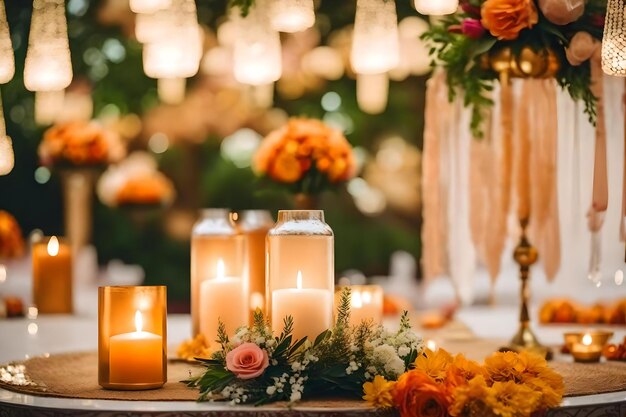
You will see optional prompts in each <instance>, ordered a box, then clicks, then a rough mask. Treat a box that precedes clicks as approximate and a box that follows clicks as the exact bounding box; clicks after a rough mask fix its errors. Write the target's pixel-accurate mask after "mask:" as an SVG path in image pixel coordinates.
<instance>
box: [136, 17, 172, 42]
mask: <svg viewBox="0 0 626 417" xmlns="http://www.w3.org/2000/svg"><path fill="white" fill-rule="evenodd" d="M164 17H165V16H164V12H161V11H157V12H154V13H138V14H137V15H136V16H135V38H137V41H139V42H141V43H149V42H151V41H153V40H155V39H158V37H159V35H160V34H161V29H162V22H163V19H164Z"/></svg>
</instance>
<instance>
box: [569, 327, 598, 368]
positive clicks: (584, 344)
mask: <svg viewBox="0 0 626 417" xmlns="http://www.w3.org/2000/svg"><path fill="white" fill-rule="evenodd" d="M602 347H603V346H602V345H600V344H599V343H595V344H594V343H593V339H592V337H591V335H590V334H589V333H585V334H584V335H583V337H582V338H581V340H580V341H579V342H575V343H574V344H572V356H573V357H574V359H575V360H576V362H598V361H599V360H600V356H601V355H602Z"/></svg>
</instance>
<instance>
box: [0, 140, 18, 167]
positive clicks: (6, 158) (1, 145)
mask: <svg viewBox="0 0 626 417" xmlns="http://www.w3.org/2000/svg"><path fill="white" fill-rule="evenodd" d="M14 164H15V156H14V155H13V144H12V143H11V138H10V137H8V136H7V135H0V175H7V174H8V173H10V172H11V171H12V170H13V165H14Z"/></svg>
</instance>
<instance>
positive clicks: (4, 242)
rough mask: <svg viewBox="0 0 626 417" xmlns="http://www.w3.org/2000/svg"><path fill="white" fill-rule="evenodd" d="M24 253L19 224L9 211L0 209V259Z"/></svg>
mask: <svg viewBox="0 0 626 417" xmlns="http://www.w3.org/2000/svg"><path fill="white" fill-rule="evenodd" d="M23 253H24V238H23V237H22V230H21V229H20V225H19V224H18V223H17V220H15V217H13V215H11V213H9V212H7V211H4V210H0V259H11V258H16V257H19V256H22V254H23Z"/></svg>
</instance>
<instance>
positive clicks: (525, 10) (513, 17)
mask: <svg viewBox="0 0 626 417" xmlns="http://www.w3.org/2000/svg"><path fill="white" fill-rule="evenodd" d="M480 14H481V17H482V19H481V21H480V22H481V23H482V24H483V26H484V27H485V28H486V29H487V30H489V32H490V33H491V34H492V35H493V36H495V37H496V38H498V39H500V40H513V39H517V37H518V36H519V33H520V31H521V30H522V29H526V28H531V27H533V25H535V24H536V23H537V22H538V21H539V17H538V14H537V8H536V7H535V3H534V1H533V0H487V1H485V2H484V3H483V5H482V7H481V10H480Z"/></svg>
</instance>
